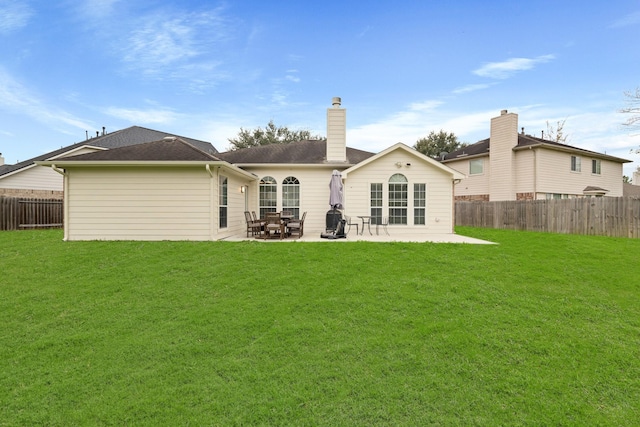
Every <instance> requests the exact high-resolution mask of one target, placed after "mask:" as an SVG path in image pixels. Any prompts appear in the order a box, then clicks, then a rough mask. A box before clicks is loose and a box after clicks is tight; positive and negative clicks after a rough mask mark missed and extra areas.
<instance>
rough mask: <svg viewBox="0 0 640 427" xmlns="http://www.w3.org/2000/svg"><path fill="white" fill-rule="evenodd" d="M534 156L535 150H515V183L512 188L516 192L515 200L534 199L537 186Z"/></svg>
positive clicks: (535, 155)
mask: <svg viewBox="0 0 640 427" xmlns="http://www.w3.org/2000/svg"><path fill="white" fill-rule="evenodd" d="M536 157H537V151H536V150H522V151H517V152H515V156H514V162H513V166H514V175H515V183H514V188H513V190H514V191H515V193H516V199H517V200H523V199H529V200H532V199H535V193H536V188H537V183H536V181H537V173H536V162H537V158H536Z"/></svg>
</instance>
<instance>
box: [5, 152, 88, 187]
mask: <svg viewBox="0 0 640 427" xmlns="http://www.w3.org/2000/svg"><path fill="white" fill-rule="evenodd" d="M94 151H97V150H96V149H95V148H93V147H81V148H78V149H76V150H74V151H70V152H67V153H65V154H63V155H60V156H58V157H57V158H60V157H64V156H67V155H74V156H75V155H78V154H84V153H92V152H94ZM0 194H6V195H8V196H15V197H36V198H37V197H42V198H50V197H53V198H62V194H63V178H62V175H60V174H59V173H57V172H56V171H54V170H53V169H51V168H50V167H44V166H37V165H36V164H32V165H30V166H27V167H25V168H22V169H18V170H17V171H15V172H13V173H9V174H7V175H5V176H0Z"/></svg>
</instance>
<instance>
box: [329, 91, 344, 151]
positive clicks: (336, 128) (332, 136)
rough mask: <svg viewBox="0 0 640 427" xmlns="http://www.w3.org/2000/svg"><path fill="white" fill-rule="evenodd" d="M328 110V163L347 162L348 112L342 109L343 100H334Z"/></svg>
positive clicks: (336, 98)
mask: <svg viewBox="0 0 640 427" xmlns="http://www.w3.org/2000/svg"><path fill="white" fill-rule="evenodd" d="M332 104H333V106H332V107H331V108H327V162H332V163H338V162H340V163H346V161H347V110H345V109H344V108H340V105H341V104H342V100H341V99H340V98H338V97H335V98H333V100H332Z"/></svg>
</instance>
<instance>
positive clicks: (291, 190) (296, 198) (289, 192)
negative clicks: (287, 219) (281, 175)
mask: <svg viewBox="0 0 640 427" xmlns="http://www.w3.org/2000/svg"><path fill="white" fill-rule="evenodd" d="M282 210H283V211H289V212H291V213H292V214H293V216H294V218H300V181H298V178H296V177H294V176H288V177H286V178H285V179H284V181H282Z"/></svg>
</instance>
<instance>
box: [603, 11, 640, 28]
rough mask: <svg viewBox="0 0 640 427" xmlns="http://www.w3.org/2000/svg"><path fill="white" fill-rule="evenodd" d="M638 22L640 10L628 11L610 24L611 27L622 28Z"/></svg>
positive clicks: (639, 20) (639, 21) (639, 22)
mask: <svg viewBox="0 0 640 427" xmlns="http://www.w3.org/2000/svg"><path fill="white" fill-rule="evenodd" d="M638 24H640V11H638V12H633V13H630V14H628V15H626V16H624V17H622V18H620V19H618V20H617V21H615V22H614V23H613V24H611V25H610V27H611V28H622V27H628V26H631V25H638Z"/></svg>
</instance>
